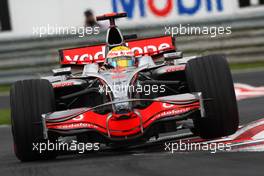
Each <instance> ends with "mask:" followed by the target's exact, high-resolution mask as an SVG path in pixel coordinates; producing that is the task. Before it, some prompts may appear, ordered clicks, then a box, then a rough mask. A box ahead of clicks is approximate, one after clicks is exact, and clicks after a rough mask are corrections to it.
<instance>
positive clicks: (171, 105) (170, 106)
mask: <svg viewBox="0 0 264 176" xmlns="http://www.w3.org/2000/svg"><path fill="white" fill-rule="evenodd" d="M162 106H163V107H164V108H172V107H173V106H174V105H173V104H168V103H162Z"/></svg>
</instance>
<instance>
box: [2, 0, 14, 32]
mask: <svg viewBox="0 0 264 176" xmlns="http://www.w3.org/2000/svg"><path fill="white" fill-rule="evenodd" d="M11 29H12V27H11V22H10V13H9V7H8V0H0V31H10V30H11Z"/></svg>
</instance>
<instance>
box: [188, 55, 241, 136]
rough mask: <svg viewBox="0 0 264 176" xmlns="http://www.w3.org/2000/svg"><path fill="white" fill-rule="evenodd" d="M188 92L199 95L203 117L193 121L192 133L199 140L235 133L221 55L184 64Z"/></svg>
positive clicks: (228, 79) (229, 81)
mask: <svg viewBox="0 0 264 176" xmlns="http://www.w3.org/2000/svg"><path fill="white" fill-rule="evenodd" d="M186 78H187V83H188V86H189V90H190V92H202V96H203V98H204V99H208V100H206V101H205V102H204V104H205V113H206V117H205V118H201V117H197V118H195V119H194V131H196V132H197V133H198V134H199V135H200V136H201V137H202V138H206V139H208V138H217V137H222V136H227V135H231V134H233V133H235V132H236V130H237V129H238V124H239V117H238V110H237V102H236V96H235V92H234V85H233V80H232V76H231V73H230V70H229V67H228V63H227V61H226V59H225V57H224V56H222V55H209V56H204V57H200V58H197V59H193V60H190V61H189V62H188V63H187V65H186Z"/></svg>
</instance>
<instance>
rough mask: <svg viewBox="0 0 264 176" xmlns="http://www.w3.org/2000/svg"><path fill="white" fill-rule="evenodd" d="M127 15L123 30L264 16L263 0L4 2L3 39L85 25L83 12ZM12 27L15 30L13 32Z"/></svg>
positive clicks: (0, 12) (1, 9)
mask: <svg viewBox="0 0 264 176" xmlns="http://www.w3.org/2000/svg"><path fill="white" fill-rule="evenodd" d="M87 8H89V9H91V10H92V11H93V12H94V14H95V15H99V14H104V13H109V12H124V11H125V12H127V14H128V19H124V20H123V19H122V20H120V22H119V23H118V24H119V25H120V26H121V27H122V26H123V27H126V28H135V25H137V26H136V27H140V26H149V25H161V24H163V25H165V24H166V25H169V24H178V23H183V22H185V23H193V22H195V23H197V22H199V21H204V20H213V19H215V18H218V19H223V20H225V19H230V18H235V17H238V16H241V17H243V16H248V15H256V14H263V13H264V0H100V1H95V0H1V1H0V21H1V31H2V32H1V33H0V38H1V37H2V38H3V37H25V36H32V35H33V30H34V29H33V28H36V27H43V26H47V24H49V25H50V26H75V27H79V26H83V23H84V22H83V12H84V11H85V10H86V9H87ZM11 26H12V29H11Z"/></svg>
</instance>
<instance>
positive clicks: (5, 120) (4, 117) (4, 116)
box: [0, 109, 11, 125]
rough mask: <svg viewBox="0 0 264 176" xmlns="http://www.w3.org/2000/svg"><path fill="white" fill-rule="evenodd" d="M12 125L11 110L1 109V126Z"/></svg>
mask: <svg viewBox="0 0 264 176" xmlns="http://www.w3.org/2000/svg"><path fill="white" fill-rule="evenodd" d="M10 123H11V121H10V109H0V125H3V124H10Z"/></svg>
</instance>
